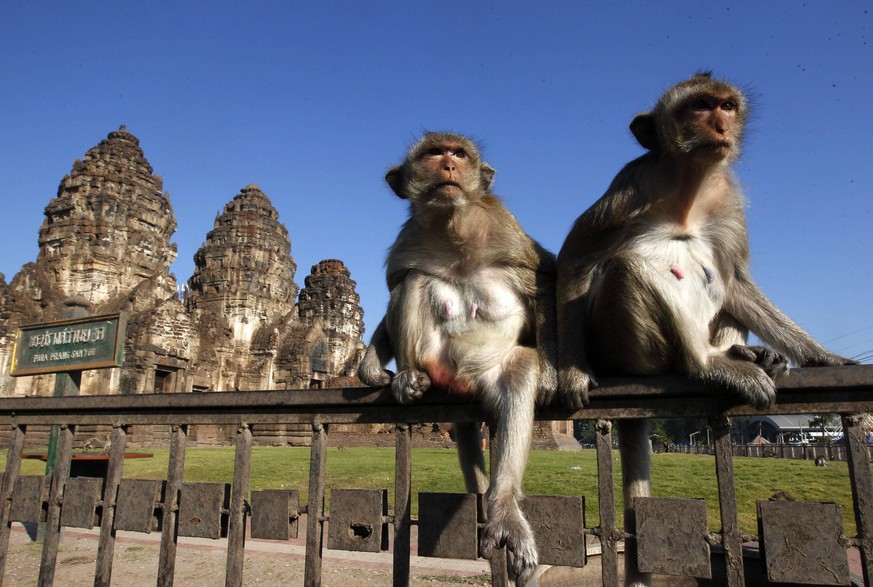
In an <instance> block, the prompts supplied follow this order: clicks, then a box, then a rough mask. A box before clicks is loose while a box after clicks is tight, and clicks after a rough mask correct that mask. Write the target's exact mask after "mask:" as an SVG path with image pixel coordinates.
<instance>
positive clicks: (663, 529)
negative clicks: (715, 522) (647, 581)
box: [634, 497, 712, 579]
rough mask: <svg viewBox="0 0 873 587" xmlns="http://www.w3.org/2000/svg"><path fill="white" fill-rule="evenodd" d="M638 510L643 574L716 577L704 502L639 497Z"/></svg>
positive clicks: (639, 554)
mask: <svg viewBox="0 0 873 587" xmlns="http://www.w3.org/2000/svg"><path fill="white" fill-rule="evenodd" d="M634 508H635V509H636V517H637V526H636V536H637V556H638V561H639V568H640V571H642V572H644V573H659V574H662V575H678V576H683V577H698V578H702V579H709V578H711V577H712V569H711V567H710V563H709V560H710V559H709V543H708V542H707V541H706V537H707V534H708V530H707V526H706V502H705V501H704V500H702V499H667V498H651V497H638V498H636V499H635V500H634Z"/></svg>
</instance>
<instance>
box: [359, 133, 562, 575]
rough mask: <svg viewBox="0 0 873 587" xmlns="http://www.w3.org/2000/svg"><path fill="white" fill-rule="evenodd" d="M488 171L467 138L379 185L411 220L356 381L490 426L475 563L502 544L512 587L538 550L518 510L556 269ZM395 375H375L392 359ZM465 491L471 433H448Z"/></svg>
mask: <svg viewBox="0 0 873 587" xmlns="http://www.w3.org/2000/svg"><path fill="white" fill-rule="evenodd" d="M493 177H494V170H493V169H492V168H491V167H490V166H489V165H488V164H487V163H485V162H483V161H481V158H480V154H479V149H478V148H477V147H476V145H475V144H474V143H473V142H472V141H471V140H470V139H468V138H467V137H465V136H463V135H458V134H453V133H427V134H425V135H424V136H423V137H422V138H421V140H419V142H418V143H416V144H415V145H414V146H413V147H412V148H411V149H410V150H409V153H408V154H407V156H406V159H405V160H404V162H403V163H402V164H401V165H400V166H398V167H393V168H391V169H390V170H389V171H388V174H387V175H386V176H385V180H386V181H387V182H388V185H389V186H390V187H391V189H392V190H393V191H394V193H396V194H397V195H398V196H400V197H401V198H404V199H408V200H409V206H410V215H409V219H408V220H407V221H406V223H405V224H404V225H403V228H402V229H401V231H400V234H399V235H398V237H397V240H396V241H395V242H394V245H393V246H392V247H391V250H390V252H389V254H388V260H387V262H386V266H387V279H388V289H389V290H390V292H391V297H390V300H389V302H388V310H387V312H386V314H385V317H384V318H383V319H382V322H381V323H380V324H379V326H378V327H377V328H376V331H375V332H374V333H373V338H372V341H371V343H370V346H369V348H368V349H367V352H366V354H365V356H364V359H363V362H362V363H361V365H360V367H359V370H358V375H359V376H360V378H361V380H362V381H363V382H364V383H366V384H368V385H371V386H383V385H388V384H390V385H391V388H392V390H393V392H394V395H395V397H396V398H397V400H398V401H400V402H409V401H412V400H415V399H418V398H419V397H421V395H422V394H423V393H424V391H425V390H427V389H428V388H429V387H430V386H431V385H434V386H437V387H440V388H443V389H446V390H448V391H449V392H450V393H452V394H458V395H469V396H471V397H472V396H475V397H476V398H477V399H479V401H481V402H482V404H483V406H484V407H485V409H486V410H487V411H488V412H489V414H490V416H491V419H492V424H493V425H496V426H497V431H498V439H499V442H500V443H501V450H500V457H499V460H498V462H497V465H496V470H495V471H494V472H493V474H492V479H493V480H494V482H493V483H492V485H491V487H490V489H488V523H487V524H486V526H485V529H484V532H483V535H482V540H481V543H480V553H481V554H482V555H483V556H485V557H487V558H490V556H491V555H492V553H493V550H494V549H495V548H499V547H500V546H502V545H503V544H506V546H507V548H508V550H509V551H510V552H511V553H512V555H513V564H512V567H513V570H514V571H515V573H516V575H517V584H519V585H524V584H527V582H528V581H529V580H530V579H531V578H532V577H533V574H534V572H535V570H536V565H537V550H536V544H535V542H534V537H533V533H532V531H531V528H530V525H529V524H528V522H527V520H526V519H525V517H524V515H523V514H522V512H521V509H520V507H519V501H520V500H521V499H522V493H521V482H522V477H523V475H524V469H525V466H526V463H527V459H528V454H529V452H530V444H531V436H532V428H533V417H534V404H535V402H536V401H540V402H542V403H545V402H547V401H548V400H550V399H551V397H552V396H553V395H554V393H555V390H556V385H557V374H556V369H555V353H556V349H555V347H556V341H555V332H554V317H555V308H554V305H555V299H554V295H555V292H554V279H555V265H554V257H553V255H551V254H550V253H548V252H546V251H545V250H544V249H543V248H542V247H540V246H539V245H538V244H537V243H536V242H535V241H533V240H532V239H531V238H530V237H529V236H528V235H527V234H525V233H524V231H523V230H522V229H521V227H520V226H519V224H518V222H517V221H516V219H515V217H513V215H512V214H510V212H509V211H508V210H507V209H506V208H505V207H504V206H503V204H502V203H501V201H500V200H499V199H498V198H497V197H496V196H494V195H492V194H491V191H490V186H491V181H492V179H493ZM392 358H393V359H395V361H396V364H397V370H398V372H397V374H396V375H394V374H392V373H390V372H389V371H386V370H385V366H386V365H387V364H388V362H389V361H391V359H392ZM457 440H458V450H459V457H460V461H461V466H462V469H463V470H464V477H465V481H466V484H467V489H468V491H471V492H481V493H484V492H485V489H486V487H487V484H488V482H487V479H486V477H485V462H484V458H483V456H482V449H481V447H480V443H479V426H478V425H477V424H465V425H462V426H459V427H458V435H457Z"/></svg>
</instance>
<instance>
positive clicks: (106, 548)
mask: <svg viewBox="0 0 873 587" xmlns="http://www.w3.org/2000/svg"><path fill="white" fill-rule="evenodd" d="M111 438H112V444H111V445H110V447H109V463H108V465H107V469H106V480H105V481H104V482H103V514H102V515H101V516H100V543H99V544H98V546H97V568H96V569H95V570H94V587H108V586H109V584H110V582H111V580H112V557H113V556H114V554H115V528H114V527H113V522H114V521H115V499H116V496H117V495H118V486H119V485H120V484H121V472H122V468H123V467H124V449H125V446H126V445H127V427H126V426H120V425H116V426H113V427H112V436H111Z"/></svg>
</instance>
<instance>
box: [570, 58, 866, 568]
mask: <svg viewBox="0 0 873 587" xmlns="http://www.w3.org/2000/svg"><path fill="white" fill-rule="evenodd" d="M747 116H748V104H747V100H746V97H745V96H744V95H743V92H741V91H740V90H739V89H738V88H736V87H735V86H733V85H731V84H728V83H726V82H724V81H719V80H715V79H713V78H712V77H711V75H710V73H708V72H707V73H700V74H698V75H695V76H693V77H692V78H690V79H688V80H686V81H684V82H681V83H679V84H677V85H675V86H673V87H672V88H670V89H669V90H667V92H666V93H665V94H664V95H663V96H662V97H661V98H660V100H658V103H657V104H656V105H655V107H654V109H653V110H652V111H651V112H647V113H644V114H640V115H638V116H637V117H636V118H634V120H633V122H632V123H631V125H630V128H631V131H632V132H633V134H634V136H635V137H636V139H637V141H639V143H640V144H641V145H642V146H643V147H644V148H646V149H648V151H649V152H648V153H646V154H645V155H643V156H642V157H639V158H638V159H636V160H634V161H631V162H630V163H628V164H627V165H626V166H625V167H624V169H622V170H621V172H619V174H618V176H616V178H615V179H614V180H613V182H612V184H611V185H610V186H609V189H607V191H606V194H604V196H603V197H601V198H600V199H599V200H598V201H597V202H596V203H595V204H594V205H593V206H591V208H590V209H588V210H587V211H586V212H585V213H584V214H582V216H580V217H579V219H578V220H577V221H576V223H575V225H574V226H573V228H572V230H571V231H570V234H569V236H568V237H567V239H566V241H565V242H564V245H563V247H562V249H561V252H560V254H559V255H558V293H557V295H558V327H557V328H558V348H559V351H558V353H559V354H558V380H559V388H560V389H562V391H563V392H565V393H567V394H569V396H570V397H574V398H576V399H577V400H578V403H579V404H581V403H584V402H585V401H587V395H588V389H589V387H592V386H594V385H596V382H595V380H594V375H653V374H667V373H680V374H685V375H688V376H689V377H691V378H693V379H697V380H700V381H702V382H707V383H713V384H716V385H718V386H720V387H722V388H724V389H726V390H728V391H730V392H733V393H736V394H738V398H739V399H740V400H741V401H743V402H746V403H748V404H751V405H753V406H760V407H767V406H769V405H771V404H772V403H773V401H774V399H775V386H774V383H773V378H774V377H775V376H776V375H777V374H778V373H780V372H781V371H783V370H785V369H786V367H787V360H790V361H792V362H794V363H796V364H798V365H805V366H814V365H844V364H849V363H852V361H849V360H847V359H844V358H842V357H839V356H837V355H834V354H831V353H829V352H828V351H827V350H825V349H824V348H823V347H822V346H821V345H820V344H818V343H817V342H816V341H815V340H813V338H812V337H811V336H809V334H807V333H806V332H804V331H803V330H802V329H801V328H800V327H799V326H798V325H797V324H795V323H794V322H793V321H791V320H790V319H789V318H788V317H787V316H785V315H784V314H783V313H782V312H780V311H779V309H778V308H776V306H775V305H774V304H773V303H772V302H771V301H770V300H769V299H767V297H766V296H765V295H764V294H763V293H762V292H761V290H760V289H759V288H758V286H757V285H755V283H754V282H753V281H752V278H751V275H750V274H749V268H748V264H749V243H748V236H747V233H746V223H745V218H744V211H743V207H744V197H743V195H742V193H741V192H740V189H739V185H738V182H737V180H736V178H735V176H734V174H733V172H732V171H731V163H732V161H734V159H735V158H736V157H737V156H738V154H739V150H740V140H741V138H742V133H743V127H744V124H745V122H746V119H747ZM749 330H751V331H752V332H754V333H755V334H756V335H758V336H759V337H760V338H761V339H762V340H763V341H764V342H766V343H768V344H769V345H772V346H773V347H774V348H775V349H776V351H778V352H774V351H773V350H770V349H768V348H765V347H759V346H755V347H750V346H746V345H745V342H746V335H747V332H748V331H749ZM780 353H781V354H780ZM783 355H784V356H783ZM786 357H787V360H786ZM618 429H619V444H620V447H621V454H622V472H623V477H624V503H625V524H626V527H627V528H628V529H633V527H634V516H633V510H632V508H633V498H634V497H637V496H645V495H648V494H649V462H648V458H649V457H648V453H649V441H648V435H649V428H648V426H647V424H646V423H645V422H644V421H640V420H623V421H620V422H619V425H618ZM633 558H634V557H633V555H632V554H631V555H630V556H626V559H627V560H628V562H632V559H633ZM631 566H632V567H633V569H628V576H629V583H635V582H636V583H642V584H645V582H646V581H647V580H648V579H647V578H646V577H645V576H642V575H638V574H636V570H635V568H636V565H635V564H632V565H631Z"/></svg>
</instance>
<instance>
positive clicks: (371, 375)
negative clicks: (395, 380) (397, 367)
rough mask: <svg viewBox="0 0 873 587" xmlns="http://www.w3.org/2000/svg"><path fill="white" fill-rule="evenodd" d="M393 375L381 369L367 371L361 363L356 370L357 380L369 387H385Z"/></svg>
mask: <svg viewBox="0 0 873 587" xmlns="http://www.w3.org/2000/svg"><path fill="white" fill-rule="evenodd" d="M393 376H394V374H393V373H392V372H391V371H386V370H385V369H382V368H381V367H379V368H375V369H367V368H365V365H364V364H363V363H361V366H360V368H358V378H359V379H360V380H361V381H362V382H363V383H364V384H365V385H369V386H370V387H385V386H386V385H388V384H389V383H391V377H393Z"/></svg>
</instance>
